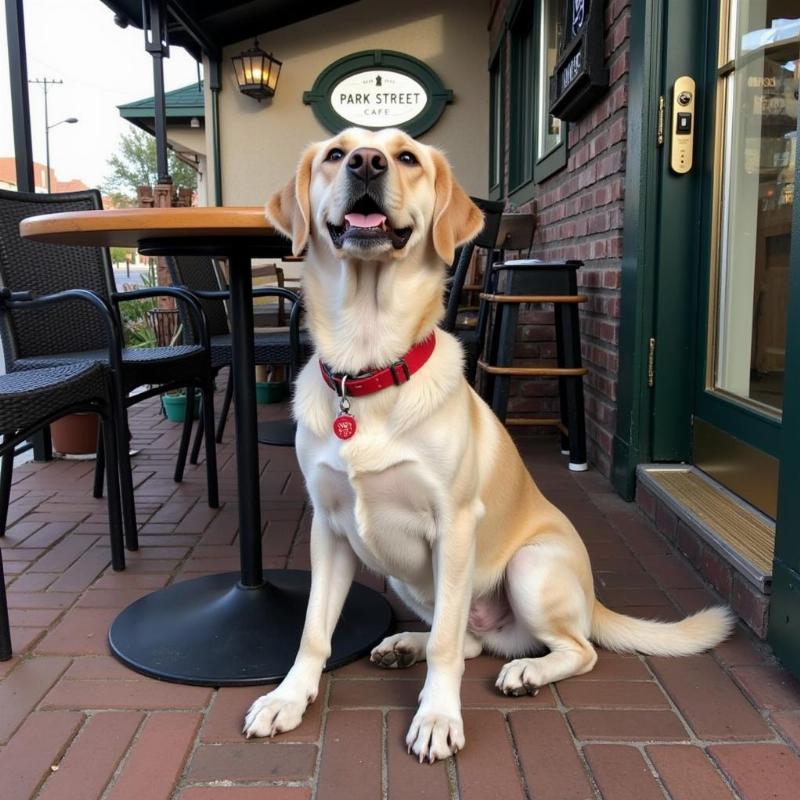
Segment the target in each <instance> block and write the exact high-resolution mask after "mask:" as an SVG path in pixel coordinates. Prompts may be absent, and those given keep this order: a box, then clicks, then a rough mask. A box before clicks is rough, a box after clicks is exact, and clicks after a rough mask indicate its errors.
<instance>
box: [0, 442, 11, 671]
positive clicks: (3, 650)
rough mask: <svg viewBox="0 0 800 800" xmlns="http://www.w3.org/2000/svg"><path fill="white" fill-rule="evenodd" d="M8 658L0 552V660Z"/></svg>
mask: <svg viewBox="0 0 800 800" xmlns="http://www.w3.org/2000/svg"><path fill="white" fill-rule="evenodd" d="M12 457H13V456H12ZM9 658H11V624H10V623H9V621H8V603H7V601H6V579H5V576H4V575H3V554H2V553H0V661H8V659H9Z"/></svg>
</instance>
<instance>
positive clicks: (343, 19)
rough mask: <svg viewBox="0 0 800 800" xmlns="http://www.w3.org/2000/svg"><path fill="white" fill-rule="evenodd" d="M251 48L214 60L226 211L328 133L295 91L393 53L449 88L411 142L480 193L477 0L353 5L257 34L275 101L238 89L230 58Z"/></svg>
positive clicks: (482, 58) (249, 200)
mask: <svg viewBox="0 0 800 800" xmlns="http://www.w3.org/2000/svg"><path fill="white" fill-rule="evenodd" d="M254 33H257V32H254ZM251 41H252V40H250V41H244V42H241V43H239V44H237V45H234V46H231V47H229V48H226V49H225V52H224V57H223V76H222V84H223V88H222V91H221V92H220V130H221V136H220V138H221V153H222V158H221V161H222V191H223V195H222V197H223V202H224V204H225V205H251V204H259V203H262V202H264V201H265V200H266V199H267V197H268V195H269V194H270V193H271V192H272V191H273V190H274V189H277V188H279V187H280V186H282V185H283V184H284V183H285V182H286V181H287V180H288V178H289V176H290V175H291V173H292V171H293V169H294V166H295V164H296V163H297V159H298V156H299V154H300V151H301V149H302V148H303V147H304V145H306V144H307V143H309V142H312V141H315V140H318V139H324V138H327V137H328V136H330V135H331V134H330V133H328V131H326V130H325V129H324V128H323V127H322V126H321V125H320V124H319V123H318V122H317V120H316V118H315V117H314V114H313V112H312V110H311V107H310V106H307V105H304V104H303V99H302V98H303V92H304V91H305V90H307V89H310V88H311V86H312V85H313V83H314V80H315V79H316V77H317V75H318V74H319V73H320V72H321V71H322V70H323V69H324V68H325V67H327V66H328V65H329V64H330V63H331V62H333V61H336V60H337V59H339V58H342V57H343V56H346V55H349V54H350V53H355V52H358V51H359V50H374V49H384V50H398V51H400V52H403V53H407V54H408V55H411V56H414V57H416V58H418V59H420V60H422V61H424V62H426V63H427V64H428V65H429V66H430V67H431V68H432V69H434V70H435V71H436V72H437V73H438V74H439V77H440V78H441V79H442V82H443V83H444V85H445V86H446V87H447V88H449V89H452V90H453V93H454V100H453V103H452V104H450V105H449V106H448V107H447V108H446V110H445V112H444V114H443V115H442V117H441V118H440V120H439V122H438V123H437V124H436V125H435V126H434V127H433V128H432V129H431V130H429V131H428V132H427V133H425V134H423V135H422V136H421V137H420V139H421V140H422V141H424V142H427V143H430V144H435V145H437V146H439V147H442V148H444V149H445V150H446V151H447V153H448V155H449V158H450V160H451V162H452V163H453V165H454V167H455V171H456V174H457V176H458V178H459V180H460V181H461V183H462V184H463V185H464V187H465V188H466V189H467V191H468V192H470V193H472V194H476V195H479V196H485V195H486V185H487V169H488V163H487V162H488V142H489V131H488V120H489V115H488V102H489V83H488V72H487V61H488V54H489V44H488V41H487V36H486V2H485V0H437V1H435V2H431V0H401V1H400V2H397V3H388V2H385V1H384V0H362V2H358V3H354V4H352V5H350V6H346V7H344V8H341V9H338V10H336V11H332V12H329V13H327V14H323V15H321V16H318V17H315V18H313V19H310V20H307V21H305V22H301V23H297V24H296V25H290V26H287V27H285V28H282V29H280V30H278V31H273V32H271V33H268V34H264V35H260V36H259V43H260V45H261V46H262V47H263V48H264V49H265V50H267V51H272V52H274V54H275V57H276V58H279V59H280V60H281V61H283V69H282V72H281V76H280V83H279V84H278V90H277V92H276V94H275V97H274V98H273V99H272V100H271V101H262V102H261V103H260V104H259V103H258V102H256V101H255V100H253V99H251V98H249V97H245V96H244V95H242V94H241V93H240V92H239V90H238V88H237V86H236V78H235V76H234V73H233V67H232V64H231V60H230V59H231V56H233V55H236V54H238V53H239V52H241V51H242V50H243V49H245V48H246V47H249V46H250V44H251ZM209 111H210V109H207V112H209ZM206 119H207V120H210V113H207V117H206ZM210 127H211V126H210V124H209V125H207V128H210ZM207 152H208V153H209V156H210V155H211V153H212V152H213V151H212V148H211V147H210V145H209V147H208V149H207ZM209 169H210V171H211V167H210V165H209ZM209 196H210V197H211V196H213V194H211V193H210V194H209Z"/></svg>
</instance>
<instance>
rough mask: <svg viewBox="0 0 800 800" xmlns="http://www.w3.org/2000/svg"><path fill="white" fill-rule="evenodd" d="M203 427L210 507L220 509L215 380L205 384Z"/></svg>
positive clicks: (209, 380) (210, 379)
mask: <svg viewBox="0 0 800 800" xmlns="http://www.w3.org/2000/svg"><path fill="white" fill-rule="evenodd" d="M202 391H203V427H204V435H205V440H206V483H207V488H208V507H209V508H219V480H218V478H217V443H216V441H215V440H214V379H213V378H209V379H208V380H207V381H206V382H205V383H204V384H203V389H202Z"/></svg>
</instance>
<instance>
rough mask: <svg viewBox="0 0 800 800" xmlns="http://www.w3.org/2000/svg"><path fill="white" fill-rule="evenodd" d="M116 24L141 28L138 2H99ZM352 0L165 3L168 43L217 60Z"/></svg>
mask: <svg viewBox="0 0 800 800" xmlns="http://www.w3.org/2000/svg"><path fill="white" fill-rule="evenodd" d="M102 2H103V3H104V4H105V5H107V6H108V7H109V8H110V9H111V10H112V11H113V12H114V13H115V14H116V15H117V20H118V23H119V24H123V25H134V26H135V27H137V28H141V27H142V25H143V23H142V3H141V0H102ZM354 2H356V0H326V1H325V2H322V0H306V1H305V2H297V0H229V1H228V2H226V3H219V2H211V0H167V11H168V12H169V25H168V30H169V41H170V44H171V45H176V46H179V47H183V48H185V49H186V50H187V51H188V52H189V53H191V54H192V56H194V57H195V58H196V59H197V60H198V61H200V60H201V59H202V57H203V54H205V55H207V56H208V57H210V58H211V59H218V58H219V57H220V54H221V52H222V48H223V47H225V45H228V44H233V43H235V42H240V41H243V40H246V39H250V38H252V37H253V36H254V35H255V34H262V33H268V32H269V31H274V30H278V29H279V28H283V27H285V26H286V25H292V24H293V23H295V22H301V21H302V20H305V19H310V18H311V17H316V16H318V15H320V14H325V13H327V12H328V11H334V10H335V9H337V8H341V7H342V6H347V5H350V4H351V3H354Z"/></svg>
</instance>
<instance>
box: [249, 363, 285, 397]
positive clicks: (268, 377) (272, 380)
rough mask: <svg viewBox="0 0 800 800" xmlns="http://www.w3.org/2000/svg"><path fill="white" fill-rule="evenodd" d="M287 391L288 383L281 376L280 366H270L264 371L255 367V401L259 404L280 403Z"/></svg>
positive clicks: (281, 369)
mask: <svg viewBox="0 0 800 800" xmlns="http://www.w3.org/2000/svg"><path fill="white" fill-rule="evenodd" d="M262 378H263V379H262ZM288 391H289V384H288V382H287V381H286V380H285V379H284V377H283V368H282V367H277V368H275V367H272V368H270V370H269V372H266V373H265V372H264V371H262V368H256V402H257V403H258V404H259V405H266V404H268V403H280V401H281V400H283V399H284V398H285V397H286V395H287V393H288Z"/></svg>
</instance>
